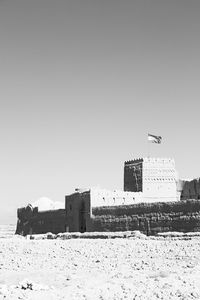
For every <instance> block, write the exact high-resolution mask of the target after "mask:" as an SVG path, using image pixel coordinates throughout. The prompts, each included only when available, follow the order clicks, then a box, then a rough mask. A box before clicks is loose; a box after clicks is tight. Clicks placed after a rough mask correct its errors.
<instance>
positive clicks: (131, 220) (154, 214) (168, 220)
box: [90, 200, 200, 235]
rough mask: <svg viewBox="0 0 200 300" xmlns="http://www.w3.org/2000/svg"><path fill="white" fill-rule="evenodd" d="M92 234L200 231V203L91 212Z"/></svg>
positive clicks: (126, 206) (98, 209)
mask: <svg viewBox="0 0 200 300" xmlns="http://www.w3.org/2000/svg"><path fill="white" fill-rule="evenodd" d="M91 220H92V221H91V224H92V226H91V230H90V231H126V230H140V231H141V232H143V233H145V234H147V235H154V234H156V233H158V232H165V231H181V232H189V231H200V201H198V200H187V201H180V202H168V203H148V204H147V203H141V204H135V205H122V206H117V207H114V206H110V207H96V208H93V209H92V219H91Z"/></svg>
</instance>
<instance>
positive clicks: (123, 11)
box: [0, 0, 200, 224]
mask: <svg viewBox="0 0 200 300" xmlns="http://www.w3.org/2000/svg"><path fill="white" fill-rule="evenodd" d="M199 16H200V1H199V0H196V1H195V0H190V1H188V0H167V1H165V0H157V1H156V0H146V1H144V0H138V1H137V0H123V1H121V0H101V1H99V0H79V1H78V0H56V1H55V0H0V55H1V56H0V57H1V59H0V87H1V88H0V141H1V144H0V145H1V147H0V183H1V184H0V224H2V223H14V222H15V221H16V209H17V207H19V206H22V205H25V204H27V203H28V202H32V201H34V200H36V199H38V198H39V197H42V196H46V197H49V198H50V199H52V200H55V201H64V196H65V195H66V194H68V193H71V192H73V190H74V188H76V187H90V186H96V185H99V186H100V187H102V188H107V189H122V188H123V163H124V161H125V160H128V159H132V158H137V157H143V156H147V151H148V150H147V133H148V132H149V133H152V134H158V135H161V136H162V137H163V143H162V144H161V145H152V146H151V149H150V155H152V156H159V157H173V158H174V159H175V162H176V168H177V170H178V171H179V175H180V177H182V178H193V177H198V176H200V154H199V149H200V139H199V115H200V101H199V99H200V38H199V36H200V17H199Z"/></svg>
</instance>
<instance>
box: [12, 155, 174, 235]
mask: <svg viewBox="0 0 200 300" xmlns="http://www.w3.org/2000/svg"><path fill="white" fill-rule="evenodd" d="M179 194H180V193H178V192H177V182H176V170H175V163H174V160H173V159H168V158H140V159H135V160H131V161H126V162H125V164H124V190H123V191H122V190H121V191H109V190H105V189H97V188H90V189H86V190H78V189H76V192H75V193H73V194H70V195H67V196H65V209H60V210H58V209H54V210H52V208H55V205H54V204H52V203H51V202H49V201H47V203H46V200H45V203H42V204H43V207H44V208H46V207H48V206H49V207H50V209H49V210H44V211H40V210H38V209H37V207H34V208H33V207H31V206H30V205H29V206H27V207H26V208H22V209H19V210H18V227H17V228H18V230H17V233H21V234H28V233H44V232H48V231H51V232H53V233H58V232H63V231H67V232H85V231H124V230H141V231H143V232H147V233H149V232H151V230H150V228H151V227H152V226H154V225H152V224H153V223H152V222H151V220H150V219H149V218H147V217H146V216H145V215H143V211H145V214H146V215H148V214H149V215H151V213H152V212H153V213H158V212H159V207H161V206H162V205H161V203H164V204H165V203H166V205H165V206H162V207H164V208H162V210H163V211H165V208H167V207H170V209H171V206H173V205H175V204H173V203H177V202H179V200H180V197H179ZM167 203H168V204H167ZM169 203H171V204H170V205H169ZM44 204H45V205H44ZM34 205H35V204H34ZM175 206H176V205H175ZM176 207H179V206H176ZM167 209H168V208H167ZM151 210H152V211H151ZM172 210H173V209H172ZM138 211H139V213H138ZM136 215H137V216H136ZM168 227H169V226H168ZM165 228H166V227H165ZM159 230H162V229H159Z"/></svg>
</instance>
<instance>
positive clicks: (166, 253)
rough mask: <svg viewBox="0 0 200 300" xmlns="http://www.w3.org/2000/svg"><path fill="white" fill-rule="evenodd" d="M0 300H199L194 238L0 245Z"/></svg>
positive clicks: (199, 262) (18, 240) (199, 240)
mask: <svg viewBox="0 0 200 300" xmlns="http://www.w3.org/2000/svg"><path fill="white" fill-rule="evenodd" d="M0 299H9V300H11V299H43V300H45V299H48V300H50V299H70V300H71V299H72V300H73V299H91V300H92V299H102V300H103V299H200V237H193V238H191V239H187V240H184V239H170V238H157V239H155V238H146V239H145V238H124V239H120V238H117V239H70V240H27V239H26V238H22V237H13V238H9V239H5V238H4V239H0Z"/></svg>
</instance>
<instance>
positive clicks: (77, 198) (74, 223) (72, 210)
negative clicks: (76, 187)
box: [65, 191, 90, 232]
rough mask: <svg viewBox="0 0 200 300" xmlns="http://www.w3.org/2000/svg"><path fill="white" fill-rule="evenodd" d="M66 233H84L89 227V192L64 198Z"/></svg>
mask: <svg viewBox="0 0 200 300" xmlns="http://www.w3.org/2000/svg"><path fill="white" fill-rule="evenodd" d="M65 209H66V231H69V232H85V231H87V227H88V226H90V225H89V224H90V191H87V192H83V193H79V192H77V193H74V194H71V195H68V196H65Z"/></svg>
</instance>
